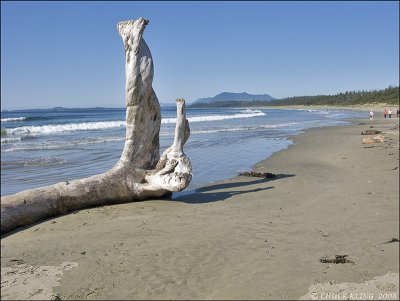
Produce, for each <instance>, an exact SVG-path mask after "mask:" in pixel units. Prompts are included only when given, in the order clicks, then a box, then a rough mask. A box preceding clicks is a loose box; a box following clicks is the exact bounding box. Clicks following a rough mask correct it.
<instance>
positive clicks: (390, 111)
mask: <svg viewBox="0 0 400 301" xmlns="http://www.w3.org/2000/svg"><path fill="white" fill-rule="evenodd" d="M389 118H392V110H391V109H389Z"/></svg>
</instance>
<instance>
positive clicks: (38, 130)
mask: <svg viewBox="0 0 400 301" xmlns="http://www.w3.org/2000/svg"><path fill="white" fill-rule="evenodd" d="M264 115H266V114H265V113H263V112H262V111H260V110H245V111H241V113H237V114H231V115H204V116H193V117H188V118H187V119H188V120H189V122H206V121H218V120H227V119H236V118H252V117H258V116H264ZM6 119H7V118H6ZM175 122H176V118H163V119H162V120H161V123H162V124H169V123H175ZM122 127H125V121H124V120H118V121H100V122H84V123H68V124H53V125H42V126H21V127H16V128H10V129H7V137H13V136H14V137H15V136H39V135H42V134H52V133H61V132H71V131H90V130H102V129H110V128H122Z"/></svg>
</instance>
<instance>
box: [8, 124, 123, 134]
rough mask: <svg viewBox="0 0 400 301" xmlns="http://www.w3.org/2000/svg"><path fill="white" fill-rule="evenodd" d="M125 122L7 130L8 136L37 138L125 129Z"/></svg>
mask: <svg viewBox="0 0 400 301" xmlns="http://www.w3.org/2000/svg"><path fill="white" fill-rule="evenodd" d="M124 126H125V121H100V122H84V123H68V124H55V125H42V126H21V127H17V128H13V129H7V135H10V136H27V135H29V136H36V135H41V134H51V133H60V132H70V131H88V130H101V129H108V128H118V127H124Z"/></svg>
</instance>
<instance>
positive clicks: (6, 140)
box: [1, 137, 21, 143]
mask: <svg viewBox="0 0 400 301" xmlns="http://www.w3.org/2000/svg"><path fill="white" fill-rule="evenodd" d="M19 141H21V137H16V138H1V143H15V142H19Z"/></svg>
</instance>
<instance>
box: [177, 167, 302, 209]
mask: <svg viewBox="0 0 400 301" xmlns="http://www.w3.org/2000/svg"><path fill="white" fill-rule="evenodd" d="M294 176H295V175H293V174H287V175H286V174H278V175H276V177H275V178H272V179H264V178H262V179H257V180H253V181H245V182H229V183H221V184H215V185H209V186H205V187H201V188H198V189H196V190H195V191H194V193H191V194H186V195H181V196H178V197H176V198H174V199H172V200H171V201H173V202H183V203H187V204H203V203H211V202H217V201H224V200H227V199H228V198H229V197H231V196H234V195H238V194H244V193H250V192H257V191H262V190H268V189H272V188H274V186H269V187H259V188H256V189H250V190H248V189H246V188H245V187H246V186H249V185H255V184H261V183H268V182H272V181H276V180H279V179H284V178H289V177H294ZM225 189H228V191H218V190H225Z"/></svg>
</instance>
